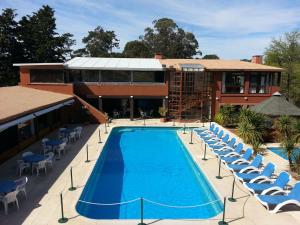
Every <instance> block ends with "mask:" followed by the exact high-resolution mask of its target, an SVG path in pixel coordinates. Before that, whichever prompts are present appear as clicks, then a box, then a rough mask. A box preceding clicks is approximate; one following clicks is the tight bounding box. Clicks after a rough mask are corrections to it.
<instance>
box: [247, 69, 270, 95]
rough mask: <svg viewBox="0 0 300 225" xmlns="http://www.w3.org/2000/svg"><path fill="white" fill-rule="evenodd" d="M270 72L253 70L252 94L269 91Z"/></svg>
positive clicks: (251, 76) (251, 77) (251, 75)
mask: <svg viewBox="0 0 300 225" xmlns="http://www.w3.org/2000/svg"><path fill="white" fill-rule="evenodd" d="M269 77H270V76H269V73H266V72H253V73H251V74H250V89H249V92H250V93H251V94H266V93H268V91H269Z"/></svg>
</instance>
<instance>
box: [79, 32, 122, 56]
mask: <svg viewBox="0 0 300 225" xmlns="http://www.w3.org/2000/svg"><path fill="white" fill-rule="evenodd" d="M82 42H83V43H84V44H85V48H82V49H78V50H77V51H76V52H75V54H76V53H77V54H78V53H80V54H82V55H83V56H91V57H109V56H111V55H112V50H113V48H118V47H119V40H118V39H117V36H116V34H115V32H114V31H105V30H104V29H103V28H102V27H100V26H98V27H96V29H95V30H93V31H89V32H88V35H87V36H86V37H84V38H83V39H82Z"/></svg>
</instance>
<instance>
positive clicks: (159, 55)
mask: <svg viewBox="0 0 300 225" xmlns="http://www.w3.org/2000/svg"><path fill="white" fill-rule="evenodd" d="M154 59H163V55H162V54H161V53H155V55H154Z"/></svg>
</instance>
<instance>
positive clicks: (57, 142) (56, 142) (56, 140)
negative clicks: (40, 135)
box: [46, 139, 63, 149]
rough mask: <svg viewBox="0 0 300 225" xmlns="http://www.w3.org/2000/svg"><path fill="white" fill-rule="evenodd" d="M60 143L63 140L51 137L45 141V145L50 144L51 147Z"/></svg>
mask: <svg viewBox="0 0 300 225" xmlns="http://www.w3.org/2000/svg"><path fill="white" fill-rule="evenodd" d="M62 143H63V141H61V140H58V139H53V140H49V141H47V142H46V145H50V146H52V149H53V147H55V146H58V145H60V144H62Z"/></svg>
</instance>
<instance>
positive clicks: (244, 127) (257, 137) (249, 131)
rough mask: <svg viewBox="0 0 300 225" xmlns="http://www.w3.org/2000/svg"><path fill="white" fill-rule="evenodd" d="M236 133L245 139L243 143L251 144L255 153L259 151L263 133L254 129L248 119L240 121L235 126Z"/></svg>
mask: <svg viewBox="0 0 300 225" xmlns="http://www.w3.org/2000/svg"><path fill="white" fill-rule="evenodd" d="M237 134H238V135H239V136H240V137H241V138H242V139H243V140H244V141H245V143H247V144H251V145H252V146H253V149H254V151H255V153H258V152H259V151H260V146H261V144H262V141H263V134H262V132H260V131H259V130H258V129H256V127H255V125H254V124H252V123H249V122H248V121H241V122H240V123H239V125H238V128H237Z"/></svg>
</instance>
